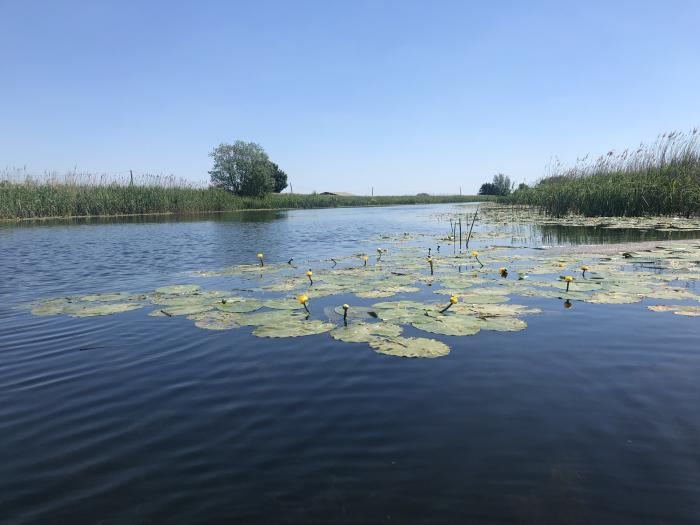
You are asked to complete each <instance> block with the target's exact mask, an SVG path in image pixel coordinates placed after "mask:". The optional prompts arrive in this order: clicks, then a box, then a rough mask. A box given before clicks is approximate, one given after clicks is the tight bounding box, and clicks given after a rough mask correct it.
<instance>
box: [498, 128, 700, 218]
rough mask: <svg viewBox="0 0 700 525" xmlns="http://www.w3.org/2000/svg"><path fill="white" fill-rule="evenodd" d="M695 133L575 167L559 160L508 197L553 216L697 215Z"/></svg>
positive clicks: (699, 188)
mask: <svg viewBox="0 0 700 525" xmlns="http://www.w3.org/2000/svg"><path fill="white" fill-rule="evenodd" d="M698 139H699V134H698V132H697V130H693V131H692V132H691V133H688V134H683V133H678V132H674V133H669V134H664V135H662V136H661V137H660V138H659V139H658V140H657V141H656V142H655V143H654V144H651V145H649V146H645V145H642V146H640V147H639V148H637V149H635V150H632V151H629V150H625V151H623V152H622V153H614V152H612V151H611V152H608V153H607V154H606V155H603V156H601V157H599V158H598V159H597V160H594V161H588V160H586V159H584V160H582V161H580V162H579V163H578V164H577V165H576V166H574V167H573V168H563V167H561V166H557V167H555V168H554V170H553V172H552V174H551V175H549V176H547V177H545V178H543V179H542V180H540V181H539V182H538V183H537V184H536V185H534V186H532V187H530V188H526V189H522V190H517V191H515V192H513V193H512V194H511V195H510V196H509V197H508V198H507V199H506V200H507V202H510V203H513V204H526V205H535V206H540V207H541V208H542V209H543V210H544V211H545V212H547V213H549V214H552V215H555V216H563V215H566V214H568V213H577V214H582V215H586V216H645V215H682V216H693V215H700V145H699V143H698Z"/></svg>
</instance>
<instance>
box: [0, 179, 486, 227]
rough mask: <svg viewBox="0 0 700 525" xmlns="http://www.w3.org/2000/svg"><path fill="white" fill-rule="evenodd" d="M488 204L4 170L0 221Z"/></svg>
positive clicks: (441, 197) (455, 197) (452, 197)
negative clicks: (248, 190) (255, 191)
mask: <svg viewBox="0 0 700 525" xmlns="http://www.w3.org/2000/svg"><path fill="white" fill-rule="evenodd" d="M483 200H488V199H487V198H484V197H483V196H476V195H464V196H461V195H437V196H435V195H433V196H427V195H420V196H411V195H407V196H376V197H369V196H336V195H315V194H314V195H307V194H296V193H295V194H289V193H283V194H270V195H267V196H265V197H262V198H251V197H239V196H236V195H233V194H231V193H228V192H226V191H223V190H221V189H217V188H211V187H206V186H204V185H197V184H193V183H190V182H188V181H182V180H178V179H175V178H172V177H163V176H154V175H142V176H138V177H134V181H133V183H132V179H131V177H130V175H128V174H127V175H125V176H119V177H113V176H108V175H94V174H89V173H70V174H65V175H60V176H59V175H56V174H45V175H44V176H42V177H29V176H24V177H21V176H19V175H18V172H17V171H16V170H13V171H9V170H5V172H0V219H31V218H43V217H87V216H103V215H147V214H155V213H173V214H193V213H206V212H223V211H235V210H247V209H284V208H332V207H341V206H387V205H397V204H433V203H446V202H473V201H483Z"/></svg>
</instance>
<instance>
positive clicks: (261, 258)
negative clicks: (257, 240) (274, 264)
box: [258, 253, 265, 266]
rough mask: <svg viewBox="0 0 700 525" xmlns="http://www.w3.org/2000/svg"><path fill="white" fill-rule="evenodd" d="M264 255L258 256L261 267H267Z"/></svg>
mask: <svg viewBox="0 0 700 525" xmlns="http://www.w3.org/2000/svg"><path fill="white" fill-rule="evenodd" d="M263 258H264V257H263V254H262V253H259V254H258V260H259V261H260V266H265V262H264V261H263Z"/></svg>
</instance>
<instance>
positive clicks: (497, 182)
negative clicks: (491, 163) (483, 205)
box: [493, 173, 513, 195]
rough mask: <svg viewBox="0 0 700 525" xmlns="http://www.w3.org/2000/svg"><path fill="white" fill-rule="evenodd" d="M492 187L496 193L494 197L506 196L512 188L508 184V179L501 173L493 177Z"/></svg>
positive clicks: (509, 183)
mask: <svg viewBox="0 0 700 525" xmlns="http://www.w3.org/2000/svg"><path fill="white" fill-rule="evenodd" d="M493 185H494V186H495V187H496V189H497V191H498V193H496V195H508V194H509V193H510V191H511V189H512V187H513V185H512V184H511V182H510V177H508V176H507V175H503V173H499V174H498V175H494V176H493Z"/></svg>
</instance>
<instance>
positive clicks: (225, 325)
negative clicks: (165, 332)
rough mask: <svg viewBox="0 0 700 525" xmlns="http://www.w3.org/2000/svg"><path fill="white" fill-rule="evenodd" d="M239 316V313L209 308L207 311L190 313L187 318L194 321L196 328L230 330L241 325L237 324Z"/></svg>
mask: <svg viewBox="0 0 700 525" xmlns="http://www.w3.org/2000/svg"><path fill="white" fill-rule="evenodd" d="M240 316H241V314H236V313H231V312H222V311H220V310H209V311H208V312H202V313H198V314H194V315H190V316H188V317H187V318H188V319H190V320H192V321H194V325H195V326H196V327H197V328H202V329H204V330H231V329H233V328H240V326H241V325H240V324H238V320H239V319H240Z"/></svg>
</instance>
